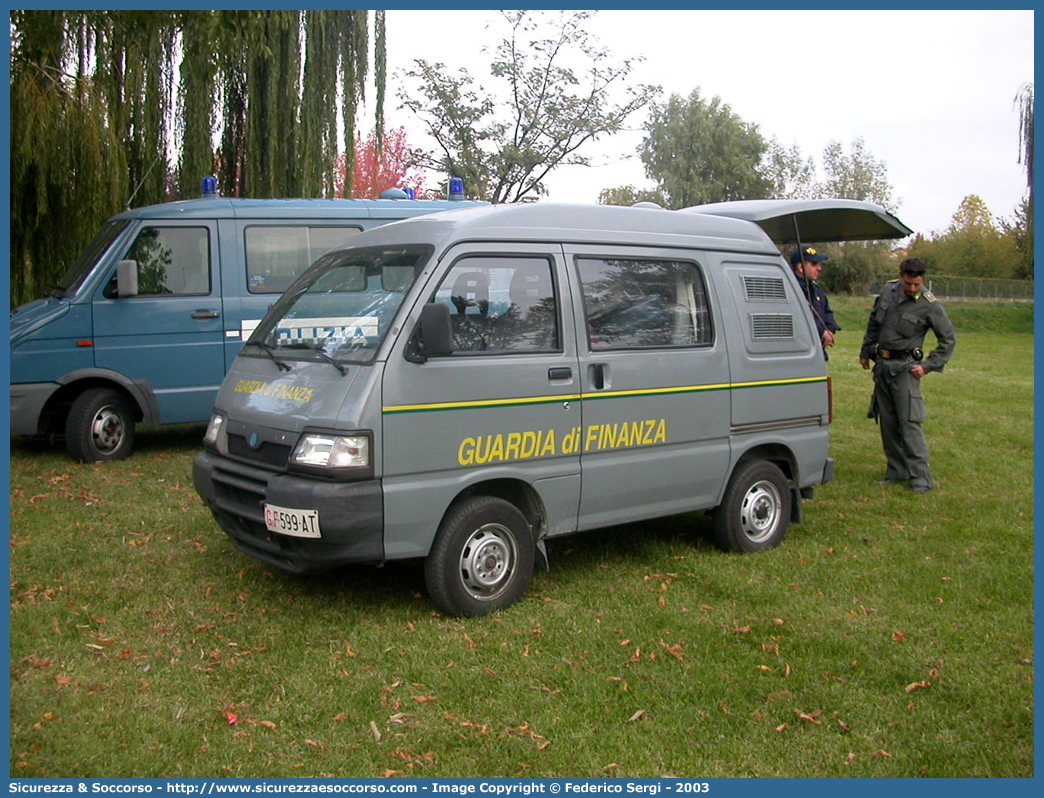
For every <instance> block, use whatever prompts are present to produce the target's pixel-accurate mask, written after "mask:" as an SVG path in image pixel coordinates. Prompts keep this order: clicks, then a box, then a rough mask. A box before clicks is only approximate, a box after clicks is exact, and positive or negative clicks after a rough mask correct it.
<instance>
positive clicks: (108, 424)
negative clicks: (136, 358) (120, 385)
mask: <svg viewBox="0 0 1044 798" xmlns="http://www.w3.org/2000/svg"><path fill="white" fill-rule="evenodd" d="M65 448H66V449H67V450H68V452H69V455H70V456H71V457H72V458H73V459H74V460H79V461H80V462H81V463H95V462H97V461H99V460H123V459H125V458H126V457H127V456H128V455H130V453H131V449H133V448H134V412H133V410H132V409H131V406H130V402H129V401H128V400H127V398H126V397H125V396H124V395H123V394H122V393H120V392H119V391H116V390H113V389H112V388H91V389H89V390H86V391H84V392H83V393H81V394H80V395H79V396H77V397H76V400H75V401H74V402H73V404H72V408H71V409H70V410H69V415H68V416H67V417H66V419H65Z"/></svg>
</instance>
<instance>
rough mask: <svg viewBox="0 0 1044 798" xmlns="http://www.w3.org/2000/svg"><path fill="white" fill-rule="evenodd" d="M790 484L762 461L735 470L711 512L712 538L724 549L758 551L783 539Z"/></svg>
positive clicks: (787, 514)
mask: <svg viewBox="0 0 1044 798" xmlns="http://www.w3.org/2000/svg"><path fill="white" fill-rule="evenodd" d="M790 504H791V495H790V484H789V482H788V481H787V478H786V477H785V476H784V475H783V472H782V471H780V470H779V468H777V467H776V466H775V465H773V464H772V463H769V462H766V461H764V460H751V461H750V462H748V463H744V464H743V465H741V466H740V467H739V468H737V469H736V471H735V473H733V475H732V479H730V480H729V485H728V487H727V488H726V489H725V496H724V498H723V499H722V502H721V505H720V506H719V507H718V508H717V509H716V510H715V511H714V537H715V539H716V540H717V543H718V545H719V546H720V547H721V548H723V549H725V550H726V551H740V552H750V551H761V550H763V549H771V548H772V547H773V546H778V545H779V544H780V543H782V542H783V536H784V535H785V534H786V532H787V526H788V525H789V524H790Z"/></svg>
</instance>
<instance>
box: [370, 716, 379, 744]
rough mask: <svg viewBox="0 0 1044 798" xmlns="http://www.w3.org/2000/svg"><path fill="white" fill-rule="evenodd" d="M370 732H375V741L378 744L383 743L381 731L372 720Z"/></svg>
mask: <svg viewBox="0 0 1044 798" xmlns="http://www.w3.org/2000/svg"><path fill="white" fill-rule="evenodd" d="M370 731H371V732H373V739H374V740H375V741H377V742H380V741H381V730H380V729H378V728H377V724H376V723H374V722H373V721H372V720H371V721H370Z"/></svg>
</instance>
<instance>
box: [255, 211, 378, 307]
mask: <svg viewBox="0 0 1044 798" xmlns="http://www.w3.org/2000/svg"><path fill="white" fill-rule="evenodd" d="M361 232H362V228H359V227H330V226H327V227H309V226H305V225H295V226H290V225H282V226H278V227H274V226H268V225H256V226H252V227H248V228H247V229H246V270H247V288H248V290H249V291H250V293H252V294H281V293H283V292H284V291H286V289H287V288H289V287H290V283H292V282H293V281H294V280H295V279H297V276H298V275H299V274H301V272H303V271H304V270H305V269H307V268H308V267H309V266H311V265H312V264H313V263H314V262H315V261H316V260H317V259H318V258H319V257H320V256H321V255H325V254H326V253H327V252H329V251H330V250H331V249H333V248H334V247H335V246H337V245H338V244H340V243H342V242H344V241H347V240H348V239H349V238H351V237H352V236H356V235H358V234H359V233H361Z"/></svg>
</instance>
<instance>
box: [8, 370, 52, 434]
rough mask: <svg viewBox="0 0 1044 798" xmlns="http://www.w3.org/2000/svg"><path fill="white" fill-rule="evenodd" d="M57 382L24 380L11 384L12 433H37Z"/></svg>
mask: <svg viewBox="0 0 1044 798" xmlns="http://www.w3.org/2000/svg"><path fill="white" fill-rule="evenodd" d="M59 387H60V386H59V385H58V383H56V382H23V383H18V384H15V385H12V386H11V434H12V435H37V434H39V432H40V417H41V416H42V415H43V409H44V407H45V406H46V405H47V400H48V399H50V398H51V397H52V396H53V395H54V392H55V391H57V390H58V388H59Z"/></svg>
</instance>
